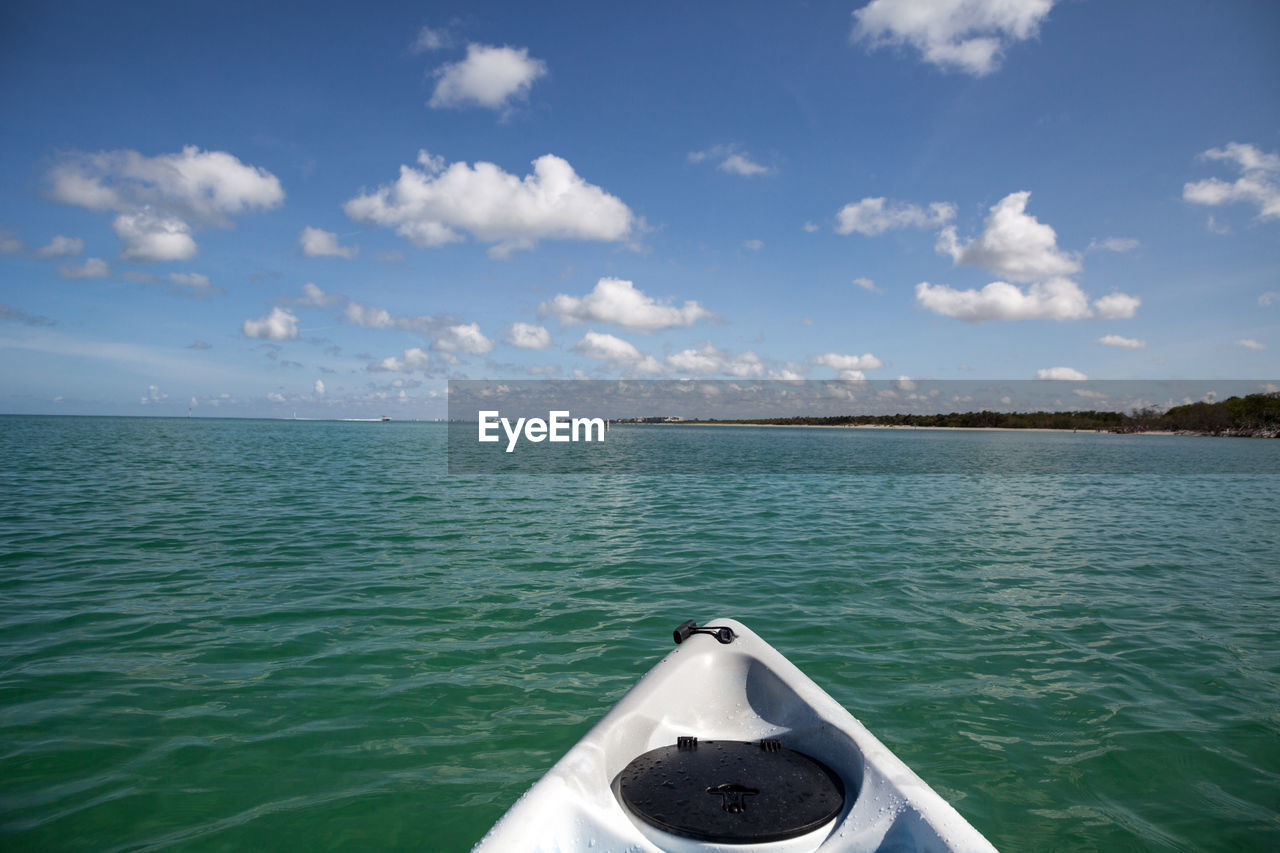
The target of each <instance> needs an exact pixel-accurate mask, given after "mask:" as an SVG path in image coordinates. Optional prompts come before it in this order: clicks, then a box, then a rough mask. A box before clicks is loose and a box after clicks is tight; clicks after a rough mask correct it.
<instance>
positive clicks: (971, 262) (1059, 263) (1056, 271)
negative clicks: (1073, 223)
mask: <svg viewBox="0 0 1280 853" xmlns="http://www.w3.org/2000/svg"><path fill="white" fill-rule="evenodd" d="M1030 197H1031V193H1029V192H1025V191H1023V192H1016V193H1010V194H1009V195H1007V196H1005V197H1004V198H1003V199H1001V200H1000V201H999V202H998V203H997V204H995V205H994V206H993V207H992V208H991V209H990V213H989V215H988V216H987V218H986V221H985V223H984V227H983V231H982V234H980V235H979V236H978V237H976V238H974V239H972V240H970V241H968V242H967V243H962V242H961V241H960V239H959V238H958V237H957V235H956V229H955V227H954V226H947V227H946V228H944V229H942V231H941V232H939V235H938V241H937V245H936V248H937V250H938V251H939V252H940V253H942V254H946V255H950V256H951V259H952V261H953V263H955V264H956V265H958V266H959V265H967V266H978V267H984V268H986V269H989V270H992V271H994V272H996V273H999V274H1000V275H1003V276H1005V277H1007V278H1008V279H1010V280H1011V281H1014V282H1021V283H1029V286H1028V287H1027V288H1026V289H1023V288H1021V287H1019V286H1017V285H1016V284H1011V283H1009V282H1008V281H994V282H991V283H990V284H988V285H986V286H985V287H983V288H982V289H981V290H976V289H968V290H957V289H955V288H952V287H950V286H948V285H945V284H938V285H933V284H930V283H929V282H921V283H920V284H917V285H916V301H917V302H918V303H919V304H920V305H921V306H922V307H924V308H926V309H928V310H930V311H933V312H934V313H937V314H943V315H945V316H948V317H956V318H957V319H961V320H967V321H969V322H973V323H982V322H986V321H988V320H1032V319H1051V320H1079V319H1083V318H1085V317H1094V316H1098V317H1103V318H1106V319H1117V318H1125V317H1132V316H1133V315H1134V313H1135V312H1136V311H1137V309H1138V306H1139V305H1141V304H1142V302H1141V300H1140V299H1138V298H1137V297H1134V296H1129V295H1128V294H1124V293H1111V294H1108V295H1107V296H1103V297H1102V298H1100V299H1097V300H1095V301H1094V302H1093V303H1092V305H1091V304H1090V302H1089V297H1088V296H1087V295H1086V294H1085V292H1084V291H1083V290H1081V289H1080V286H1079V285H1078V284H1076V283H1075V282H1074V281H1072V280H1071V279H1070V278H1067V277H1066V276H1067V275H1069V274H1071V273H1075V272H1078V271H1079V270H1080V260H1079V256H1077V255H1075V254H1071V253H1067V252H1063V251H1062V250H1060V249H1059V248H1058V237H1057V234H1056V232H1054V230H1053V228H1051V227H1049V226H1048V225H1045V224H1044V223H1042V222H1040V221H1039V220H1037V219H1036V218H1035V217H1034V216H1031V215H1029V214H1028V213H1027V212H1026V208H1027V202H1028V200H1029V199H1030ZM1125 245H1127V244H1125ZM1112 248H1113V250H1119V249H1116V247H1114V246H1113V247H1112Z"/></svg>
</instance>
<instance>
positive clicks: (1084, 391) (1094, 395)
mask: <svg viewBox="0 0 1280 853" xmlns="http://www.w3.org/2000/svg"><path fill="white" fill-rule="evenodd" d="M1071 393H1072V394H1075V395H1076V396H1077V397H1086V398H1088V399H1090V400H1105V399H1107V395H1106V394H1104V393H1102V392H1101V391H1094V390H1093V389H1091V388H1076V389H1075V390H1074V391H1072V392H1071Z"/></svg>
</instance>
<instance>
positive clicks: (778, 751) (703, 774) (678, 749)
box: [618, 737, 844, 844]
mask: <svg viewBox="0 0 1280 853" xmlns="http://www.w3.org/2000/svg"><path fill="white" fill-rule="evenodd" d="M618 795H619V797H620V798H621V799H622V802H623V803H624V804H625V805H626V806H627V808H628V809H630V810H631V812H632V814H634V815H636V816H637V817H639V818H640V819H641V820H643V821H645V822H646V823H648V824H650V825H652V826H655V827H657V828H658V829H661V830H663V831H665V832H669V833H671V834H672V835H678V836H681V837H683V838H691V839H694V840H696V841H708V842H713V843H720V844H760V843H764V842H767V841H784V840H786V839H789V838H795V837H797V836H800V835H804V834H805V833H808V832H813V831H814V830H816V829H818V828H819V827H821V826H822V825H823V824H825V823H827V822H828V821H830V820H832V819H833V818H835V817H836V816H837V815H838V814H840V810H841V808H843V806H844V786H843V785H842V784H841V782H840V777H839V776H837V775H836V774H835V773H834V772H833V771H832V770H831V769H830V768H828V767H827V766H826V765H824V764H822V763H821V762H820V761H817V760H816V759H813V758H810V757H809V756H807V755H803V754H801V753H799V752H796V751H795V750H792V749H787V748H786V747H784V746H782V744H781V743H779V742H778V741H776V740H764V741H760V742H759V743H747V742H744V741H736V740H704V741H699V740H697V739H696V738H683V737H682V738H680V740H679V742H678V743H677V745H675V746H663V747H659V748H658V749H652V750H650V751H648V752H646V753H645V754H644V755H641V756H639V757H638V758H636V759H634V760H633V761H632V762H631V763H630V764H628V765H627V766H626V768H625V769H624V770H623V771H622V773H621V774H620V775H619V777H618Z"/></svg>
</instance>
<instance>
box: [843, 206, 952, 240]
mask: <svg viewBox="0 0 1280 853" xmlns="http://www.w3.org/2000/svg"><path fill="white" fill-rule="evenodd" d="M955 215H956V206H955V205H954V204H950V203H948V202H943V201H935V202H934V203H932V204H930V205H929V207H928V209H925V208H923V207H920V206H919V205H915V204H910V203H908V202H905V201H891V200H889V199H886V198H883V197H880V198H864V199H862V200H861V201H857V202H851V203H849V204H846V205H845V206H844V207H842V208H840V212H839V213H837V214H836V233H837V234H852V233H853V232H855V231H856V232H858V233H859V234H865V235H867V236H868V237H874V236H876V235H878V234H883V233H884V232H886V231H890V230H894V229H898V228H936V227H938V226H940V225H945V224H946V223H948V222H950V221H951V220H952V219H954V218H955Z"/></svg>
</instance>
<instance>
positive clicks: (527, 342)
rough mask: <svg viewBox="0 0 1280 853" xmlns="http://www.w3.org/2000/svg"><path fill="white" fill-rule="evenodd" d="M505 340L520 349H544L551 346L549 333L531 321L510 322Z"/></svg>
mask: <svg viewBox="0 0 1280 853" xmlns="http://www.w3.org/2000/svg"><path fill="white" fill-rule="evenodd" d="M506 340H507V343H509V344H511V346H513V347H519V348H520V349H546V348H547V347H549V346H551V333H550V332H548V331H547V330H546V329H545V328H544V327H542V326H538V325H535V324H533V323H512V324H511V325H510V326H509V327H508V328H507V337H506Z"/></svg>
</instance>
